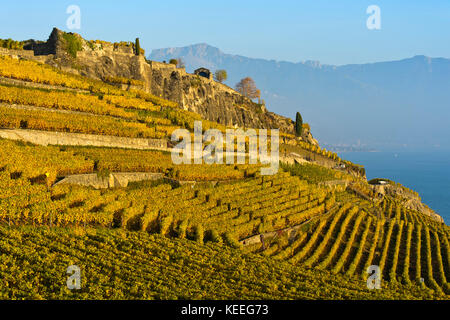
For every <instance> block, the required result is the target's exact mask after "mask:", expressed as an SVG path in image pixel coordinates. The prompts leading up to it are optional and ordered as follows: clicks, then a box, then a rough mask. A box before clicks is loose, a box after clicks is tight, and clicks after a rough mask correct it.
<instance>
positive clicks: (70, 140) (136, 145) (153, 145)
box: [0, 129, 170, 151]
mask: <svg viewBox="0 0 450 320" xmlns="http://www.w3.org/2000/svg"><path fill="white" fill-rule="evenodd" d="M0 137H1V138H5V139H11V140H20V141H25V142H31V143H34V144H38V145H43V146H47V145H68V146H96V147H113V148H128V149H140V150H160V151H170V149H169V148H168V147H167V141H166V140H163V139H143V138H126V137H115V136H106V135H94V134H83V133H67V132H51V131H39V130H29V129H0Z"/></svg>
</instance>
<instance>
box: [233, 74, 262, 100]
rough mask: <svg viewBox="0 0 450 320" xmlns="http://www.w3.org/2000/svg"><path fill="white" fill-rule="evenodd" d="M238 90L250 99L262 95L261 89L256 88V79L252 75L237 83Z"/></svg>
mask: <svg viewBox="0 0 450 320" xmlns="http://www.w3.org/2000/svg"><path fill="white" fill-rule="evenodd" d="M236 91H238V92H239V93H240V94H242V95H244V96H246V97H247V98H249V99H256V98H258V99H259V98H260V97H261V91H259V90H258V88H256V84H255V81H254V80H253V79H252V78H250V77H247V78H244V79H242V80H241V81H239V83H238V84H236Z"/></svg>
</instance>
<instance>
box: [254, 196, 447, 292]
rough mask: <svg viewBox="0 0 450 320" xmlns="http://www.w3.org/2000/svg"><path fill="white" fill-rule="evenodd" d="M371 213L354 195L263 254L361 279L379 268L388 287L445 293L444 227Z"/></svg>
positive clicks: (408, 214)
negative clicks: (397, 286)
mask: <svg viewBox="0 0 450 320" xmlns="http://www.w3.org/2000/svg"><path fill="white" fill-rule="evenodd" d="M396 208H400V207H399V206H397V207H396ZM373 209H374V208H373V207H371V206H370V204H369V203H367V202H366V201H364V200H361V199H358V198H356V197H355V198H353V199H350V200H347V201H346V202H345V204H344V205H342V206H341V207H340V208H339V210H337V211H336V212H333V213H332V214H329V215H326V216H324V217H320V218H319V219H318V220H317V221H314V223H310V225H309V226H308V227H309V229H305V230H302V231H300V232H299V233H298V234H297V235H296V237H295V238H291V239H289V241H286V239H275V240H272V242H271V244H270V246H268V248H266V251H268V252H269V255H271V256H273V257H274V258H275V259H282V260H288V261H290V262H291V263H293V264H296V265H297V264H298V265H303V266H306V267H312V268H318V269H322V270H329V271H330V272H331V273H335V274H337V273H341V274H345V275H348V276H357V277H361V278H364V279H366V278H367V274H366V270H367V268H368V267H369V266H370V265H377V266H379V267H380V270H381V275H382V279H383V280H385V281H387V282H390V283H391V284H392V283H398V284H402V285H406V286H419V287H423V288H428V289H432V290H433V291H434V292H435V293H436V294H438V295H439V294H442V295H444V294H447V295H448V294H449V292H450V291H449V285H448V280H449V274H450V273H449V270H450V265H449V261H448V259H447V257H448V255H449V251H448V235H449V230H448V227H447V226H445V225H442V224H440V223H437V222H435V221H434V220H432V219H430V218H428V217H425V216H423V215H420V214H418V213H417V212H414V211H412V210H406V209H404V208H403V209H397V210H396V211H397V217H395V216H394V217H393V218H391V219H386V218H385V217H382V218H379V217H377V216H376V215H375V214H373V212H374V210H373ZM401 212H403V215H402V214H401ZM386 215H387V216H388V215H390V213H389V211H388V212H386ZM283 240H284V241H283ZM256 250H261V248H256ZM263 252H264V251H263ZM442 252H445V254H444V255H443V254H442Z"/></svg>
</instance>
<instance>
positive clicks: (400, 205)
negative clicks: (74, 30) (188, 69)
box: [0, 35, 450, 299]
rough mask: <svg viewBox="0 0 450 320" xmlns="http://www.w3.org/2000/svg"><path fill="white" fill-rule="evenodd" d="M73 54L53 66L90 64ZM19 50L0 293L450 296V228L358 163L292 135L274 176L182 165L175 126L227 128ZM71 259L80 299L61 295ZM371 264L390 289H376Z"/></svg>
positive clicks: (9, 57) (10, 76)
mask: <svg viewBox="0 0 450 320" xmlns="http://www.w3.org/2000/svg"><path fill="white" fill-rule="evenodd" d="M72 36H73V37H76V36H75V35H72ZM57 39H59V40H61V39H60V38H57ZM59 40H58V41H59ZM72 40H73V39H72ZM80 41H81V40H80ZM38 45H39V44H38ZM40 45H44V44H40ZM46 45H48V43H46ZM66 45H67V43H66ZM104 45H105V47H107V46H108V45H107V44H104ZM34 46H36V44H34ZM88 46H89V45H88ZM112 46H113V49H112V52H114V54H117V55H119V56H120V55H122V54H123V55H128V56H129V57H131V56H132V53H131V52H128V53H126V52H125V53H124V52H122V53H120V50H122V49H123V50H127V49H126V48H132V47H133V46H132V44H129V46H127V45H123V46H118V47H120V48H122V49H120V50H119V51H117V50H116V51H114V45H112ZM57 47H58V46H57ZM38 48H40V46H38ZM35 49H36V48H35ZM36 50H37V49H36ZM64 50H65V51H64V52H63V53H61V55H64V56H65V58H64V57H61V56H59V57H58V52H56V53H54V54H53V56H49V55H45V59H49V60H50V62H49V63H55V61H60V62H61V61H62V60H64V59H67V61H66V62H61V63H62V64H68V63H75V62H76V61H82V59H80V60H74V59H73V58H74V57H73V56H72V57H70V53H68V51H67V48H66V49H64ZM130 50H131V49H130ZM82 52H83V51H78V52H77V57H78V55H79V56H80V57H82V56H83V53H82ZM21 54H23V53H21V52H20V50H14V51H7V54H6V55H1V56H0V77H1V78H0V79H1V82H0V137H3V138H5V139H0V151H1V152H0V234H1V235H2V237H1V240H0V241H1V246H0V274H1V277H0V279H1V280H0V283H1V284H2V285H1V290H0V296H1V297H4V298H36V299H41V298H53V299H54V298H67V299H78V298H83V299H96V298H100V299H106V298H110V299H148V298H155V299H169V298H195V299H204V298H224V299H229V298H237V297H239V298H245V299H247V298H248V299H250V298H253V299H255V298H257V299H260V298H283V299H284V298H286V299H288V298H289V299H292V298H308V299H314V298H332V299H349V298H350V299H357V298H358V299H361V298H367V299H377V298H383V299H390V298H403V299H415V298H419V299H448V294H449V285H448V281H449V274H450V273H449V271H450V261H449V257H450V248H449V234H450V229H449V227H448V226H446V225H445V224H443V223H442V221H441V220H440V219H439V217H438V216H434V215H432V214H429V215H425V214H424V213H422V212H420V211H418V210H421V208H420V207H417V206H416V207H415V206H411V205H410V204H411V203H406V202H405V201H404V196H405V195H406V194H408V196H410V197H412V195H414V194H413V193H412V192H411V195H410V193H409V191H408V192H407V190H406V189H402V188H401V187H400V186H396V187H398V188H399V189H395V190H401V191H402V192H394V191H392V192H390V191H387V190H385V191H386V192H381V190H378V189H376V188H374V187H373V186H371V185H369V184H368V182H367V181H366V179H365V174H364V168H363V167H362V166H359V165H356V164H352V163H350V162H348V161H345V160H343V159H340V158H339V157H338V156H337V155H336V154H334V153H332V152H330V151H327V150H324V149H322V148H320V147H319V146H318V145H316V144H312V143H308V142H307V141H304V140H303V141H302V140H300V139H296V138H295V137H293V136H292V135H290V134H289V133H283V134H282V135H281V141H280V162H281V165H280V168H279V170H278V172H277V173H276V174H274V175H269V176H264V175H261V172H260V169H261V167H263V166H265V165H263V164H256V165H255V164H249V163H248V161H247V162H246V163H245V164H214V165H209V164H206V163H202V164H195V165H189V164H181V165H176V164H174V163H173V161H172V158H171V151H173V149H172V144H171V143H170V140H169V136H170V135H171V133H172V132H173V130H175V129H176V128H185V129H187V130H188V131H189V132H190V133H191V134H193V124H194V121H196V120H201V121H202V124H203V128H204V129H206V128H216V129H218V130H219V131H222V132H223V131H224V130H226V129H227V127H226V126H224V125H222V124H219V123H217V122H216V121H208V120H206V119H204V118H202V116H201V115H199V114H198V113H195V112H192V111H188V110H184V109H182V108H179V107H178V106H177V104H176V103H175V102H174V101H169V100H165V99H162V98H161V97H159V96H155V95H153V94H151V93H149V92H148V91H145V86H146V85H147V84H148V82H146V81H144V80H142V79H141V80H139V79H129V78H124V77H123V76H124V75H125V74H124V75H120V76H122V78H117V76H116V75H115V76H114V77H113V76H112V75H108V76H106V75H105V78H104V81H101V80H98V79H97V80H95V79H93V78H91V77H86V76H81V75H74V74H73V73H71V72H65V71H62V70H61V69H59V68H55V67H52V66H49V65H48V64H43V63H39V62H36V61H34V60H35V59H38V60H39V58H36V57H35V56H34V55H31V56H29V57H28V58H29V59H20V58H18V56H20V55H21ZM67 54H68V55H69V56H67ZM89 54H91V55H93V54H94V50H92V52H90V53H89ZM24 55H29V53H24ZM100 56H101V57H105V55H104V54H103V53H101V54H100ZM55 57H56V60H55ZM58 59H60V60H58ZM77 59H78V58H77ZM132 59H137V60H142V59H143V58H142V57H138V56H136V57H135V58H132ZM52 61H53V62H52ZM89 61H92V59H91V58H89ZM143 63H145V64H147V65H148V66H149V68H150V67H151V64H148V63H147V62H145V61H144V62H143ZM94 65H95V66H98V65H97V64H96V63H95V64H94ZM80 69H81V70H83V68H80ZM84 70H85V71H86V72H88V71H87V70H90V69H89V67H86V68H85V69H84ZM105 70H106V69H105ZM124 70H127V68H126V67H124ZM124 84H125V88H124V87H123V85H124ZM132 86H133V88H131V87H132ZM190 90H191V89H190ZM305 140H306V139H305ZM30 142H33V143H30ZM233 146H234V147H236V144H235V143H233ZM270 147H271V146H270ZM417 202H419V203H420V199H418V198H415V203H417ZM72 264H77V265H78V264H79V265H80V268H82V269H83V272H84V274H85V278H83V279H84V280H83V281H84V282H83V286H82V287H83V289H82V290H81V291H80V292H77V293H73V292H68V290H67V289H66V288H65V287H64V283H63V286H61V282H63V280H65V279H66V277H65V270H66V269H67V267H68V266H69V265H72ZM372 264H375V265H379V267H380V270H381V275H382V288H383V290H375V291H371V290H369V289H367V286H366V278H367V274H366V272H365V271H366V270H367V268H366V267H367V266H369V265H372ZM100 270H102V271H100ZM58 275H63V276H61V278H58V277H59V276H58ZM180 275H182V277H185V279H186V280H187V279H189V281H190V282H189V287H188V286H187V285H186V283H187V282H183V280H184V279H183V278H180ZM60 279H61V280H60Z"/></svg>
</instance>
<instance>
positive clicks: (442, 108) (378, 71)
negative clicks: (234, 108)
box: [149, 44, 450, 149]
mask: <svg viewBox="0 0 450 320" xmlns="http://www.w3.org/2000/svg"><path fill="white" fill-rule="evenodd" d="M355 54H357V52H356V53H355ZM178 57H181V58H183V60H184V61H185V63H186V69H187V71H188V72H192V71H193V70H194V69H196V68H198V67H206V68H209V69H210V70H211V71H215V70H217V69H226V70H227V72H228V80H227V81H226V83H227V84H228V85H230V86H233V87H234V86H235V84H236V83H237V82H238V81H239V80H240V79H241V78H243V77H246V76H250V77H252V78H253V79H254V80H255V81H256V84H257V86H258V87H259V88H260V89H261V91H262V98H263V99H264V100H265V101H266V105H267V108H268V109H269V110H270V111H273V112H276V113H279V114H282V115H285V116H289V117H291V118H294V116H295V112H296V111H300V112H301V113H302V115H303V119H304V121H305V122H308V123H310V124H311V127H312V132H313V134H314V136H315V137H316V138H318V139H319V142H320V143H322V144H348V145H351V144H356V143H358V145H362V146H364V145H365V146H368V147H370V148H377V149H397V148H408V149H410V148H411V149H425V148H441V149H443V148H446V149H447V148H448V149H450V60H449V59H444V58H429V57H425V56H415V57H412V58H407V59H404V60H399V61H388V62H379V63H367V64H352V65H344V66H333V65H322V64H320V63H319V62H315V61H306V62H299V63H293V62H284V61H275V60H264V59H254V58H247V57H243V56H239V55H232V54H226V53H223V52H222V51H220V50H219V49H218V48H215V47H212V46H209V45H207V44H196V45H191V46H186V47H182V48H166V49H157V50H153V51H152V53H151V55H150V56H149V58H150V59H151V60H156V61H163V60H166V61H168V60H170V59H171V58H178Z"/></svg>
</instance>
